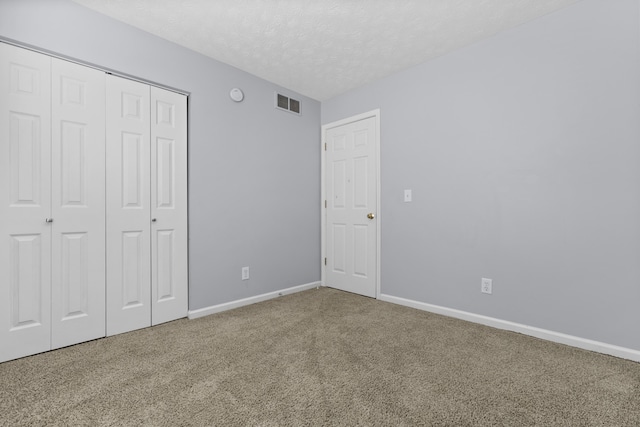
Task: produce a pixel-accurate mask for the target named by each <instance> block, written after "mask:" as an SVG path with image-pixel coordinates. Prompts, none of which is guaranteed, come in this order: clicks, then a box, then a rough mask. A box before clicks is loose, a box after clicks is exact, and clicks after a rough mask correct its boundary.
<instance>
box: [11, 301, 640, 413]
mask: <svg viewBox="0 0 640 427" xmlns="http://www.w3.org/2000/svg"><path fill="white" fill-rule="evenodd" d="M0 425H2V426H22V425H41V426H73V425H86V426H104V425H112V426H126V425H149V426H236V425H237V426H298V425H299V426H302V425H310V426H324V425H326V426H356V425H363V426H365V425H366V426H378V425H380V426H403V425H404V426H417V425H427V426H429V425H434V426H445V425H446V426H530V425H536V426H555V425H567V426H639V425H640V364H638V363H635V362H631V361H626V360H622V359H616V358H614V357H610V356H604V355H600V354H597V353H591V352H587V351H583V350H579V349H575V348H572V347H567V346H563V345H559V344H554V343H550V342H546V341H542V340H538V339H535V338H531V337H527V336H523V335H519V334H515V333H511V332H505V331H501V330H497V329H492V328H489V327H485V326H481V325H476V324H472V323H467V322H464V321H460V320H456V319H452V318H448V317H443V316H439V315H435V314H430V313H425V312H422V311H418V310H414V309H411V308H406V307H402V306H397V305H393V304H389V303H385V302H381V301H376V300H373V299H369V298H364V297H359V296H356V295H352V294H348V293H343V292H340V291H336V290H332V289H328V288H322V289H318V290H316V289H314V290H310V291H306V292H302V293H299V294H293V295H288V296H284V297H281V298H278V299H274V300H270V301H266V302H263V303H259V304H254V305H251V306H247V307H243V308H239V309H236V310H232V311H228V312H224V313H220V314H216V315H212V316H208V317H204V318H201V319H197V320H191V321H190V320H186V319H185V320H179V321H175V322H171V323H167V324H164V325H160V326H156V327H154V328H148V329H144V330H140V331H135V332H131V333H127V334H122V335H118V336H115V337H111V338H106V339H101V340H97V341H92V342H89V343H84V344H80V345H76V346H72V347H68V348H65V349H61V350H57V351H53V352H49V353H44V354H40V355H36V356H31V357H27V358H24V359H20V360H15V361H11V362H6V363H2V364H0Z"/></svg>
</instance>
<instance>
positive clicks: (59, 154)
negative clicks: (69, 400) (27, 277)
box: [51, 58, 105, 348]
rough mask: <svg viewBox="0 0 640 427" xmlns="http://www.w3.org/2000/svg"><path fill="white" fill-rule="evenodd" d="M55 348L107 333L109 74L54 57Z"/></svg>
mask: <svg viewBox="0 0 640 427" xmlns="http://www.w3.org/2000/svg"><path fill="white" fill-rule="evenodd" d="M51 76H52V77H51V79H52V103H51V105H52V110H51V117H52V123H51V126H52V174H51V185H52V193H51V194H52V218H53V223H52V227H53V235H52V248H53V250H52V254H51V257H52V295H51V308H52V312H51V315H52V348H59V347H64V346H67V345H71V344H75V343H78V342H82V341H88V340H91V339H95V338H99V337H103V336H105V163H104V158H105V74H104V73H103V72H100V71H98V70H94V69H91V68H88V67H83V66H81V65H78V64H74V63H71V62H67V61H62V60H59V59H55V58H54V59H52V70H51Z"/></svg>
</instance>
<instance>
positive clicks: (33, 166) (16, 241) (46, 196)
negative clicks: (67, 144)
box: [0, 43, 51, 362]
mask: <svg viewBox="0 0 640 427" xmlns="http://www.w3.org/2000/svg"><path fill="white" fill-rule="evenodd" d="M50 67H51V59H50V58H49V57H47V56H45V55H41V54H38V53H35V52H31V51H28V50H24V49H20V48H17V47H14V46H10V45H7V44H4V43H0V218H2V220H1V221H0V271H1V272H2V279H1V280H0V362H2V361H6V360H11V359H15V358H18V357H22V356H26V355H29V354H34V353H39V352H42V351H46V350H49V349H50V347H51V320H50V319H51V311H50V304H49V301H50V292H51V283H50V277H51V262H50V251H51V225H50V224H51V223H49V222H46V220H47V219H48V218H49V217H50V216H51V199H50V193H51V189H50V180H49V178H50V173H51V171H50V156H51V144H50V135H51V133H50V130H51V124H50V123H51V122H50V117H49V112H50V105H51V68H50Z"/></svg>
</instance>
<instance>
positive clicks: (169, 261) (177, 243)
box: [151, 87, 188, 325]
mask: <svg viewBox="0 0 640 427" xmlns="http://www.w3.org/2000/svg"><path fill="white" fill-rule="evenodd" d="M151 218H152V219H151V221H152V222H151V283H152V288H151V301H152V306H151V319H152V321H151V323H152V325H157V324H158V323H163V322H168V321H170V320H175V319H179V318H181V317H185V316H186V315H187V305H188V301H187V289H188V287H187V280H188V270H187V245H188V243H187V97H186V96H184V95H181V94H178V93H175V92H170V91H168V90H164V89H160V88H157V87H151Z"/></svg>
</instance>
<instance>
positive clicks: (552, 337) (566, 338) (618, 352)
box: [379, 294, 640, 362]
mask: <svg viewBox="0 0 640 427" xmlns="http://www.w3.org/2000/svg"><path fill="white" fill-rule="evenodd" d="M379 299H380V300H381V301H386V302H390V303H393V304H399V305H404V306H406V307H411V308H416V309H418V310H423V311H428V312H431V313H436V314H442V315H444V316H449V317H455V318H456V319H462V320H466V321H469V322H473V323H479V324H481V325H486V326H491V327H494V328H497V329H503V330H506V331H513V332H518V333H521V334H524V335H529V336H532V337H536V338H540V339H543V340H547V341H552V342H556V343H560V344H565V345H569V346H572V347H577V348H581V349H583V350H589V351H595V352H597V353H602V354H608V355H610V356H615V357H620V358H622V359H629V360H633V361H635V362H640V350H633V349H630V348H626V347H619V346H617V345H612V344H607V343H603V342H599V341H593V340H589V339H585V338H580V337H576V336H573V335H567V334H563V333H560V332H554V331H549V330H547V329H541V328H536V327H534V326H527V325H523V324H521V323H514V322H509V321H506V320H501V319H496V318H494V317H488V316H483V315H480V314H474V313H469V312H466V311H461V310H456V309H453V308H447V307H442V306H438V305H433V304H427V303H424V302H420V301H414V300H409V299H405V298H400V297H394V296H391V295H386V294H381V295H380V298H379Z"/></svg>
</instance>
